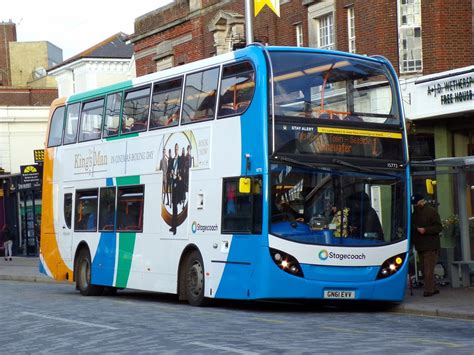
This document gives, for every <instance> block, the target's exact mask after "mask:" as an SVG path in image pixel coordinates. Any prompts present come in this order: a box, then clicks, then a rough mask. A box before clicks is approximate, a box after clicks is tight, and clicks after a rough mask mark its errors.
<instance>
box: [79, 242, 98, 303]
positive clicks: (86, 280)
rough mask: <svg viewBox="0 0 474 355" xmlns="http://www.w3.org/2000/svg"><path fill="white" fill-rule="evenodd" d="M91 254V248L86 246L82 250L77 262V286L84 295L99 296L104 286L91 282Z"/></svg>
mask: <svg viewBox="0 0 474 355" xmlns="http://www.w3.org/2000/svg"><path fill="white" fill-rule="evenodd" d="M91 268H92V263H91V255H90V253H89V250H88V249H86V248H84V249H82V250H81V251H80V253H79V256H78V258H77V263H76V272H75V273H76V275H75V276H76V277H75V279H76V288H77V289H78V290H79V292H80V293H81V295H83V296H99V295H101V294H102V291H103V287H102V286H97V285H92V284H91Z"/></svg>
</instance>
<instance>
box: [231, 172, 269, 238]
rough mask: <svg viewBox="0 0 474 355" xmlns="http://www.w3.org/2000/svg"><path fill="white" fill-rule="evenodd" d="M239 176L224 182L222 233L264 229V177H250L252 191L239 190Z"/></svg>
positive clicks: (249, 231) (247, 232) (250, 231)
mask: <svg viewBox="0 0 474 355" xmlns="http://www.w3.org/2000/svg"><path fill="white" fill-rule="evenodd" d="M239 180H240V178H239V177H234V178H227V179H224V182H223V194H222V195H223V198H222V233H223V234H232V233H242V234H252V233H261V231H262V178H261V177H253V178H250V183H251V188H250V192H249V193H246V192H241V191H239V190H240V188H239Z"/></svg>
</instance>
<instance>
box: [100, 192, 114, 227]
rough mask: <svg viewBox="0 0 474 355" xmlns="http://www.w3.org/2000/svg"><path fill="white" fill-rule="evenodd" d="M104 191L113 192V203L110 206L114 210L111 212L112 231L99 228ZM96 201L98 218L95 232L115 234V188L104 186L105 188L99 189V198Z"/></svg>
mask: <svg viewBox="0 0 474 355" xmlns="http://www.w3.org/2000/svg"><path fill="white" fill-rule="evenodd" d="M104 190H113V192H114V202H113V204H112V206H113V208H114V211H113V223H112V226H113V228H112V229H105V228H101V221H102V218H101V217H102V192H103V191H104ZM98 200H99V206H98V217H97V230H98V231H99V232H101V233H102V232H107V233H113V232H115V230H116V229H117V225H116V224H117V186H105V187H101V188H100V189H99V196H98Z"/></svg>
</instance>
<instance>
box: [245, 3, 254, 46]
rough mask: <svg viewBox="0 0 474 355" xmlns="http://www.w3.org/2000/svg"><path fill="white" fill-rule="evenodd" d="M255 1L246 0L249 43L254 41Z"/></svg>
mask: <svg viewBox="0 0 474 355" xmlns="http://www.w3.org/2000/svg"><path fill="white" fill-rule="evenodd" d="M252 5H253V1H252V0H245V41H246V42H247V45H249V44H250V43H253V23H252V20H253V10H252Z"/></svg>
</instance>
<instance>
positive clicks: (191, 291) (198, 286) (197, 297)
mask: <svg viewBox="0 0 474 355" xmlns="http://www.w3.org/2000/svg"><path fill="white" fill-rule="evenodd" d="M186 298H187V300H188V302H189V304H190V305H191V306H198V307H199V306H205V305H206V304H207V299H206V298H205V297H204V263H203V261H202V257H201V254H200V253H199V252H198V251H197V250H194V251H193V252H191V254H189V257H188V260H187V263H186Z"/></svg>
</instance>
